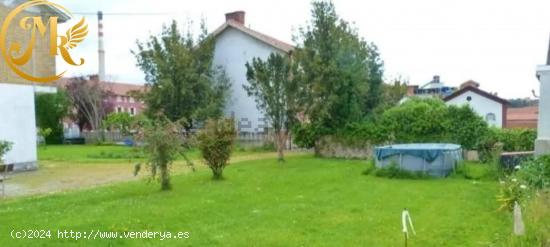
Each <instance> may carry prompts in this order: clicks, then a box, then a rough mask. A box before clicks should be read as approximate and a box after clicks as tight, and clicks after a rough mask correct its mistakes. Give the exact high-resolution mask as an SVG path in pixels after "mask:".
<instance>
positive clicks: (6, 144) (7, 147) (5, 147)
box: [0, 140, 12, 164]
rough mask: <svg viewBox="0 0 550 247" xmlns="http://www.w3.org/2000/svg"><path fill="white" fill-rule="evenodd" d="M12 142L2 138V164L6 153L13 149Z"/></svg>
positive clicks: (0, 155) (0, 152)
mask: <svg viewBox="0 0 550 247" xmlns="http://www.w3.org/2000/svg"><path fill="white" fill-rule="evenodd" d="M11 147H12V143H11V142H7V141H1V140H0V164H1V163H2V158H3V157H4V155H5V154H6V153H7V152H9V151H10V150H11Z"/></svg>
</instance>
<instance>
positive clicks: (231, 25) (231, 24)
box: [212, 20, 294, 53]
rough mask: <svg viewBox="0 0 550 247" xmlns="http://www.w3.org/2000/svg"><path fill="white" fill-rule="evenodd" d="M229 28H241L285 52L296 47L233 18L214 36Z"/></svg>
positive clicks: (240, 29) (216, 31) (215, 32)
mask: <svg viewBox="0 0 550 247" xmlns="http://www.w3.org/2000/svg"><path fill="white" fill-rule="evenodd" d="M228 28H234V29H236V30H239V31H241V32H243V33H245V34H247V35H249V36H251V37H253V38H255V39H257V40H259V41H261V42H263V43H265V44H268V45H270V46H272V47H274V48H276V49H278V50H281V51H283V52H285V53H290V52H291V51H292V50H293V49H294V46H293V45H291V44H288V43H286V42H283V41H280V40H278V39H276V38H273V37H271V36H269V35H265V34H263V33H260V32H257V31H254V30H252V29H250V28H248V27H245V26H244V25H242V24H240V23H238V22H236V21H233V20H228V21H226V22H225V23H224V24H223V25H221V26H220V27H219V28H218V29H216V30H215V31H214V32H213V33H212V35H213V36H214V37H217V36H218V35H220V34H221V33H223V32H224V31H225V30H227V29H228Z"/></svg>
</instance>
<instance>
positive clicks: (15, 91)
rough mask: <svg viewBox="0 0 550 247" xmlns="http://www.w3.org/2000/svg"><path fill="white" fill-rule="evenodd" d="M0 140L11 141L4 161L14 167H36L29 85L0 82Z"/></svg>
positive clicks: (32, 97) (31, 91)
mask: <svg viewBox="0 0 550 247" xmlns="http://www.w3.org/2000/svg"><path fill="white" fill-rule="evenodd" d="M0 140H4V141H9V142H12V143H13V147H12V150H11V151H10V152H8V153H7V154H6V156H5V157H4V161H5V163H7V164H13V163H15V164H16V169H17V170H29V169H34V168H36V161H37V157H36V156H37V155H36V120H35V113H34V90H33V87H32V86H30V85H17V84H6V83H0Z"/></svg>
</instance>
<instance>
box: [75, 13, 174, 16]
mask: <svg viewBox="0 0 550 247" xmlns="http://www.w3.org/2000/svg"><path fill="white" fill-rule="evenodd" d="M72 14H75V15H94V16H95V15H97V12H72ZM175 14H178V13H169V12H165V13H124V12H119V13H117V12H113V13H103V15H122V16H139V15H141V16H143V15H175Z"/></svg>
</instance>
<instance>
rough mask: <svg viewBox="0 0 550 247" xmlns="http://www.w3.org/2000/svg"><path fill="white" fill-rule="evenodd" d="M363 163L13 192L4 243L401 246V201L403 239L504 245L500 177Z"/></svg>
mask: <svg viewBox="0 0 550 247" xmlns="http://www.w3.org/2000/svg"><path fill="white" fill-rule="evenodd" d="M49 149H50V148H49ZM51 150H52V151H53V148H52V149H51ZM75 150H76V149H75ZM77 153H78V152H76V151H75V152H74V153H72V154H71V155H74V156H73V157H77V156H78V155H77ZM44 155H45V153H44V152H42V153H41V157H44ZM364 169H365V162H364V161H346V160H331V159H317V158H313V157H311V156H309V155H305V156H304V155H303V156H294V157H290V158H288V161H287V163H286V164H284V165H279V164H278V163H277V162H276V161H275V159H274V158H269V159H263V160H253V161H242V162H238V163H235V164H233V165H231V166H230V167H228V168H227V169H226V171H225V177H226V179H225V180H224V181H212V180H211V179H210V176H211V174H210V173H209V171H208V170H205V169H201V170H199V171H198V172H196V173H192V174H182V175H177V176H174V177H173V185H174V189H173V190H172V191H169V192H161V191H159V190H158V188H159V185H158V184H156V183H147V182H146V181H132V182H124V183H118V184H116V185H111V186H107V187H99V188H95V189H88V190H82V191H73V192H66V193H58V194H53V195H48V196H41V197H34V198H22V199H12V200H9V201H4V202H0V246H29V245H33V246H43V245H46V246H58V245H59V244H63V243H73V244H78V245H96V246H119V245H129V246H159V245H168V246H403V236H402V233H401V218H400V217H401V215H400V214H401V210H402V209H403V208H405V207H406V208H409V210H410V212H411V216H412V218H413V221H414V224H415V227H416V232H417V235H416V236H413V237H412V239H411V240H410V241H409V246H502V243H503V242H502V241H504V240H505V239H506V238H508V236H509V232H510V231H511V219H510V216H509V214H506V213H502V212H498V211H496V208H497V207H498V205H497V202H496V200H495V192H496V189H497V187H498V186H497V185H496V182H488V181H473V180H465V179H459V178H448V179H431V180H390V179H385V178H377V177H374V176H365V175H362V174H361V172H362V171H363V170H364ZM12 229H51V230H52V239H42V240H38V239H31V240H28V239H27V240H14V239H10V238H9V233H10V231H11V230H12ZM57 229H64V230H75V231H87V232H89V231H91V230H96V231H97V230H101V231H144V230H148V231H172V232H176V231H188V232H189V233H190V237H189V238H188V239H183V240H181V239H178V240H176V239H169V240H163V241H161V240H158V239H154V240H153V239H149V240H143V239H141V240H136V239H116V240H87V239H80V240H78V241H75V240H60V239H57V232H56V231H57Z"/></svg>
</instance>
